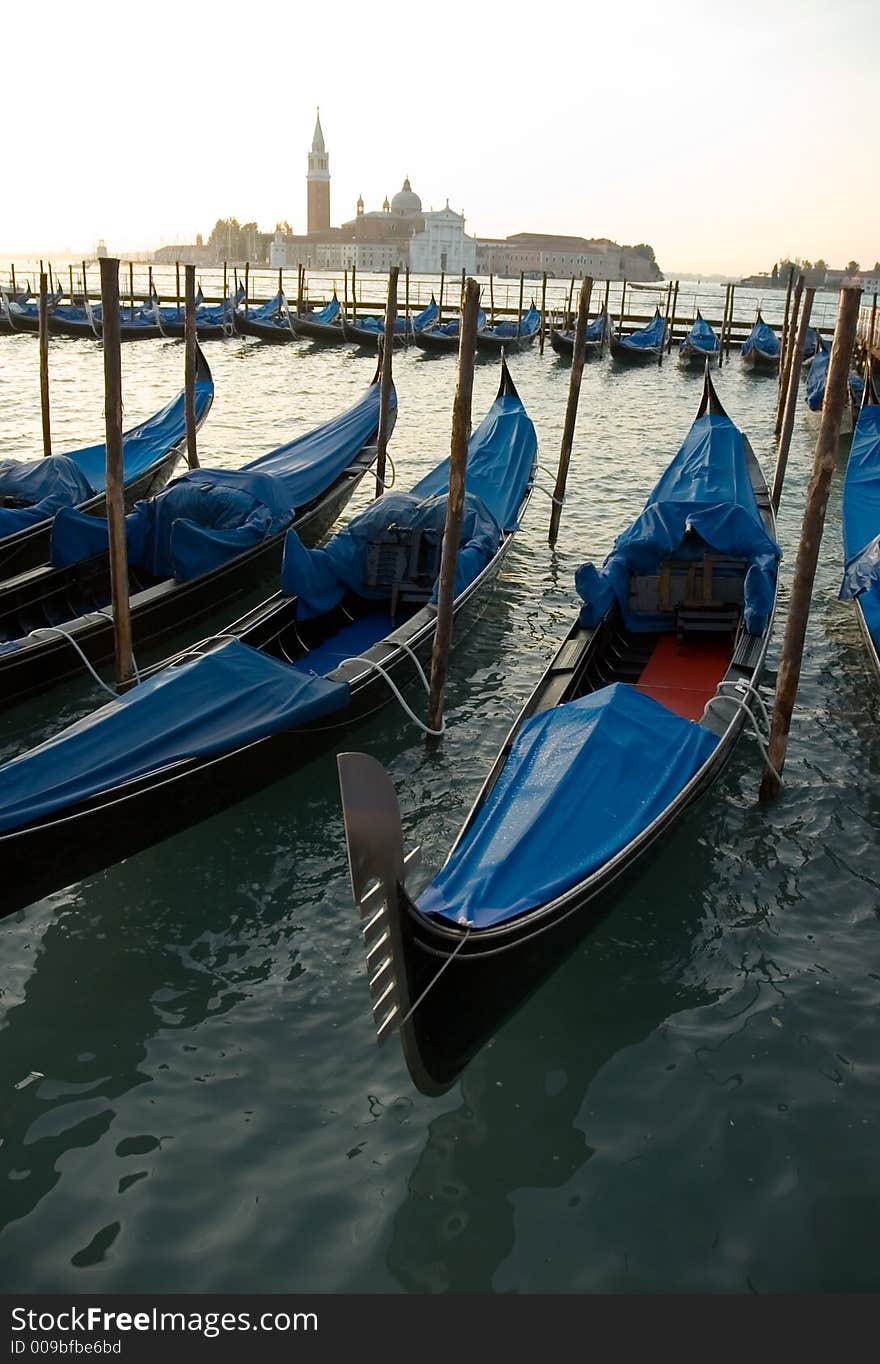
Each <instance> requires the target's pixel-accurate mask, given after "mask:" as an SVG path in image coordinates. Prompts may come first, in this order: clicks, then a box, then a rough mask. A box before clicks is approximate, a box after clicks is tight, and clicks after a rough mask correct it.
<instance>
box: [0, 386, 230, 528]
mask: <svg viewBox="0 0 880 1364" xmlns="http://www.w3.org/2000/svg"><path fill="white" fill-rule="evenodd" d="M213 398H214V384H213V382H212V381H210V380H207V381H202V382H199V383H197V384H196V420H197V421H201V420H202V419H203V417H204V416H205V414H206V412H207V411H208V408H209V407H210V406H211V403H212V401H213ZM185 435H186V420H185V416H184V396H183V393H179V394H178V396H177V397H176V398H174V399H173V400H172V401H171V402H170V403H169V404H168V406H167V407H165V408H163V410H162V411H161V412H158V413H157V414H156V415H155V416H154V417H150V418H149V419H148V420H147V421H145V422H141V424H140V425H139V426H135V427H133V428H132V429H131V431H128V432H126V433H125V434H124V435H123V437H122V467H123V479H124V481H125V483H126V485H128V484H130V483H133V482H135V480H137V479H138V478H140V477H141V475H142V474H144V473H146V472H147V470H148V469H150V468H151V467H152V466H153V465H154V464H155V463H156V462H157V461H159V460H161V459H162V458H163V456H164V455H166V454H167V453H168V451H169V450H171V449H172V448H173V447H174V446H175V445H178V444H179V443H180V442H181V441H182V440H183V438H184V436H185ZM106 459H107V454H106V446H104V445H90V446H87V447H86V449H84V450H72V451H71V452H70V454H67V455H50V456H49V457H48V458H44V459H37V460H30V461H28V462H26V463H25V462H19V461H15V460H6V461H4V462H3V463H0V498H5V499H10V500H12V499H14V500H16V501H20V502H22V503H24V504H25V505H23V506H20V507H0V538H2V537H3V536H5V535H14V534H16V532H18V531H21V530H25V529H26V528H27V527H29V526H37V525H39V524H40V522H42V521H48V520H49V519H50V518H52V517H53V516H55V515H56V513H58V512H60V511H61V510H63V509H64V508H73V507H76V506H77V505H78V504H79V503H81V502H87V501H88V500H89V498H91V497H94V496H95V494H96V493H100V492H103V491H104V488H105V486H106V481H107V471H106ZM88 519H89V520H90V519H91V518H88Z"/></svg>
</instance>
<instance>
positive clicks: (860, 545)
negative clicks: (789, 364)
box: [814, 362, 880, 646]
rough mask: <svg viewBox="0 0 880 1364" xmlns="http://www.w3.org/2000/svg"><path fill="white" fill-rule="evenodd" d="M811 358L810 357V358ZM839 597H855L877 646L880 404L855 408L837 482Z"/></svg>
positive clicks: (879, 641) (879, 627) (879, 626)
mask: <svg viewBox="0 0 880 1364" xmlns="http://www.w3.org/2000/svg"><path fill="white" fill-rule="evenodd" d="M814 363H815V362H814ZM843 558H844V564H845V572H844V578H843V586H842V587H841V590H840V596H841V600H842V601H848V600H851V599H852V598H853V597H858V598H859V602H860V605H861V607H862V612H863V614H864V617H865V623H866V625H867V626H868V629H869V631H870V634H871V638H872V639H873V641H874V643H875V644H876V645H878V646H880V407H878V406H877V404H876V403H869V404H868V405H867V406H866V407H863V408H862V410H861V412H860V413H859V419H858V421H857V423H856V429H855V432H854V433H853V439H852V446H851V448H850V452H849V463H848V464H847V466H846V478H845V480H844V484H843Z"/></svg>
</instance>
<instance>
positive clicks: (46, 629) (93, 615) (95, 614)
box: [26, 610, 141, 701]
mask: <svg viewBox="0 0 880 1364" xmlns="http://www.w3.org/2000/svg"><path fill="white" fill-rule="evenodd" d="M79 619H80V620H82V621H88V620H102V621H107V620H109V621H110V622H111V623H112V621H113V613H112V612H111V611H106V610H105V611H90V612H89V613H88V614H87V615H85V616H80V617H79ZM41 635H42V636H43V637H45V636H46V635H61V637H62V638H63V639H66V640H67V642H68V644H72V645H73V647H74V649H75V650H76V652H77V653H78V654H79V656H80V658H81V659H82V661H83V663H84V664H85V666H86V668H87V669H88V671H89V672H90V673H91V675H92V677H93V678H94V679H95V681H96V682H97V684H98V686H99V687H101V688H102V689H103V690H104V691H105V692H107V694H108V695H109V696H112V697H113V699H114V701H115V700H116V697H117V696H118V695H119V693H118V692H117V690H116V688H115V687H111V686H110V684H109V683H108V682H105V681H104V679H103V677H101V676H100V675H99V674H98V673H97V672H96V670H95V668H94V666H93V664H92V662H91V660H90V659H88V658H87V657H86V655H85V653H84V652H83V650H82V649H81V648H80V646H79V644H78V643H77V641H76V640H75V639H74V637H73V635H72V634H71V633H70V631H69V630H65V629H64V626H63V625H39V626H37V628H36V630H31V631H30V633H29V634H28V635H27V636H26V638H27V639H39V638H40V636H41ZM131 666H132V667H133V668H134V676H135V681H136V682H138V683H139V682H140V680H141V675H140V672H139V671H138V665H137V663H136V661H135V657H134V654H133V653H132V656H131Z"/></svg>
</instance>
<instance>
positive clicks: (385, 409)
mask: <svg viewBox="0 0 880 1364" xmlns="http://www.w3.org/2000/svg"><path fill="white" fill-rule="evenodd" d="M399 274H400V267H399V266H397V265H392V267H391V269H390V270H389V272H388V302H387V303H386V305H385V331H384V333H383V337H382V375H381V378H380V381H379V433H378V436H377V437H376V496H377V497H381V496H382V494H383V492H384V491H385V454H386V451H387V449H388V413H389V407H390V403H391V368H392V357H393V355H394V324H395V322H396V320H397V278H398V275H399Z"/></svg>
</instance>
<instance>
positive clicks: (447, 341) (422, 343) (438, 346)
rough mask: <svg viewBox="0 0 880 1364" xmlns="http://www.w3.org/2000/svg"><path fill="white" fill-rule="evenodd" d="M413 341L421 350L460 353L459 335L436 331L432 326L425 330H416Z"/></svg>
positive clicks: (433, 352)
mask: <svg viewBox="0 0 880 1364" xmlns="http://www.w3.org/2000/svg"><path fill="white" fill-rule="evenodd" d="M413 341H414V342H415V344H416V345H417V346H418V347H419V350H424V351H428V352H429V353H432V354H437V355H440V354H450V353H452V354H455V355H457V354H458V335H457V334H456V335H455V336H449V335H448V334H447V333H446V332H438V331H434V330H433V329H431V328H430V327H429V328H428V329H427V330H425V331H423V332H416V334H415V336H414V337H413Z"/></svg>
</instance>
